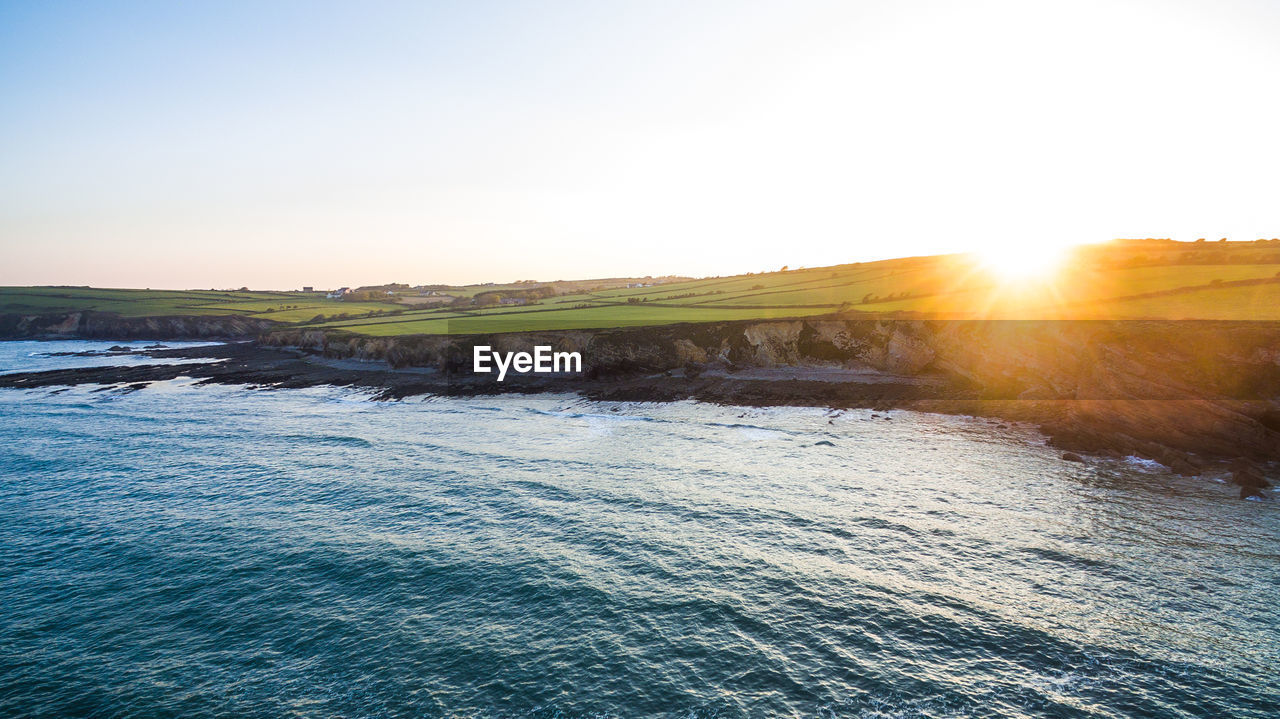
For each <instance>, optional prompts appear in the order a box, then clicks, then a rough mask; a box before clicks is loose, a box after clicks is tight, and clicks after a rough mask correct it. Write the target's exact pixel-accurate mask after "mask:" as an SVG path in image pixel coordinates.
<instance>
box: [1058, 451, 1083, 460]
mask: <svg viewBox="0 0 1280 719" xmlns="http://www.w3.org/2000/svg"><path fill="white" fill-rule="evenodd" d="M1062 458H1063V459H1065V460H1067V461H1068V462H1083V461H1084V457H1081V456H1080V455H1078V454H1076V453H1075V452H1063V453H1062Z"/></svg>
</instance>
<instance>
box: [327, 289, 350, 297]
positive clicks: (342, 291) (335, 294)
mask: <svg viewBox="0 0 1280 719" xmlns="http://www.w3.org/2000/svg"><path fill="white" fill-rule="evenodd" d="M350 293H351V288H350V287H339V288H338V289H336V290H334V291H333V292H330V293H329V294H327V295H325V297H327V298H329V299H331V300H340V299H342V297H343V295H347V294H350Z"/></svg>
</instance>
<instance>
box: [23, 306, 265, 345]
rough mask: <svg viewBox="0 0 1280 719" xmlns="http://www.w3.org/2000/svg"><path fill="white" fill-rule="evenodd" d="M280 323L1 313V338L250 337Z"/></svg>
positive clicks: (233, 318) (220, 318)
mask: <svg viewBox="0 0 1280 719" xmlns="http://www.w3.org/2000/svg"><path fill="white" fill-rule="evenodd" d="M279 326H280V325H279V323H277V322H272V321H270V320H263V319H257V318H253V317H243V316H237V315H230V316H181V317H121V316H120V315H117V314H114V313H111V312H91V311H83V312H63V313H57V314H44V315H19V314H7V315H0V339H62V338H76V339H110V340H203V339H228V340H244V339H253V338H255V337H257V336H259V335H260V334H262V333H264V332H267V331H269V330H271V329H273V328H276V327H279Z"/></svg>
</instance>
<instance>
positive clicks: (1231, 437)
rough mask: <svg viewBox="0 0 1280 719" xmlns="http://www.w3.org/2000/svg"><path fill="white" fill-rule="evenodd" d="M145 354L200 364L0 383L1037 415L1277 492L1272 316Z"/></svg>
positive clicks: (558, 334)
mask: <svg viewBox="0 0 1280 719" xmlns="http://www.w3.org/2000/svg"><path fill="white" fill-rule="evenodd" d="M53 319H55V320H56V319H57V318H53ZM170 319H172V318H170ZM226 319H227V318H187V320H189V321H188V322H185V323H183V322H179V323H178V326H180V327H181V329H182V332H179V333H178V334H177V336H174V337H157V336H155V335H156V334H157V332H159V333H161V334H162V333H163V332H162V330H163V329H164V327H163V326H162V325H163V323H161V325H157V324H156V323H155V322H151V323H143V324H141V325H138V326H136V327H135V326H133V325H132V324H131V323H134V324H136V323H135V321H133V320H129V321H125V324H123V325H114V326H115V327H116V328H117V329H120V330H129V329H131V328H132V329H138V328H139V327H141V328H142V330H143V331H142V332H140V333H130V332H128V331H125V332H124V333H123V335H117V336H115V337H114V338H115V339H122V340H123V339H191V338H193V337H213V336H216V335H217V332H218V331H221V330H228V329H234V330H237V331H241V330H243V331H246V332H248V331H251V328H249V327H247V326H244V325H239V324H237V325H229V324H227V322H226ZM49 322H50V321H45V322H34V323H33V322H28V323H27V325H26V327H27V328H28V329H30V328H34V327H38V326H40V325H43V326H45V327H48V326H49ZM85 322H86V320H85V319H84V317H83V316H81V317H79V318H77V319H76V321H75V323H72V322H71V321H70V319H66V320H63V323H62V326H63V327H66V328H67V329H68V332H66V333H56V334H55V335H54V336H61V337H64V338H65V337H67V336H78V333H77V331H76V330H75V329H74V328H73V327H72V326H71V325H72V324H77V325H82V324H84V323H85ZM89 322H90V324H93V325H94V326H95V327H96V328H97V329H99V330H101V329H103V328H106V327H111V326H113V325H112V324H111V322H109V321H107V320H103V319H101V318H99V319H96V320H91V321H89ZM4 324H5V323H3V322H0V325H4ZM8 324H13V323H12V322H10V323H8ZM6 326H7V325H6ZM193 333H194V334H193ZM0 334H3V333H0ZM24 334H25V336H30V334H29V333H24ZM130 334H133V336H129V335H130ZM8 336H10V337H12V336H13V334H12V333H9V334H8ZM232 336H240V337H243V336H244V335H243V334H239V335H235V334H234V333H232ZM103 337H104V335H102V334H99V333H97V332H95V333H94V334H93V335H91V336H89V337H84V338H103ZM478 344H485V345H489V346H491V347H493V348H494V349H495V350H500V351H528V350H529V349H531V348H532V347H533V346H535V345H550V346H552V347H554V348H555V349H556V350H557V351H578V352H580V353H581V354H582V356H583V359H584V370H585V371H584V373H583V374H581V375H570V376H561V377H547V376H533V375H525V376H519V375H516V376H508V378H507V380H506V381H505V382H501V383H499V382H496V381H494V379H493V377H492V376H491V375H475V374H473V373H472V372H471V366H470V358H471V348H472V347H473V346H475V345H478ZM147 352H149V353H150V354H151V355H152V356H155V357H158V358H161V357H169V358H182V359H186V360H195V359H204V360H208V361H207V362H190V361H189V362H187V363H184V364H180V365H153V366H134V367H103V368H85V369H75V370H55V371H50V372H41V373H28V374H10V375H3V376H0V387H42V386H55V385H69V384H102V385H114V386H123V387H132V386H145V384H146V383H148V382H152V381H158V380H166V379H172V378H175V377H178V376H187V377H194V378H196V379H198V380H199V381H201V382H211V383H220V384H241V385H249V386H254V387H262V388H281V389H283V388H294V387H311V386H317V385H336V386H347V387H355V388H360V389H366V390H368V391H370V392H372V393H373V394H374V396H375V397H377V398H379V399H387V400H394V399H399V398H403V397H408V396H414V395H424V394H434V395H442V396H461V395H478V394H500V393H530V392H573V393H578V394H581V395H583V396H585V397H587V398H590V399H598V400H620V401H676V400H683V399H694V400H699V401H705V402H714V403H719V404H726V405H750V406H769V405H796V406H822V407H831V408H873V409H880V410H888V409H895V408H900V409H913V410H920V411H928V412H940V413H948V414H968V415H976V416H987V417H997V418H1002V419H1007V420H1014V421H1020V422H1029V423H1033V424H1035V425H1036V426H1038V427H1040V429H1041V430H1042V431H1043V432H1044V433H1045V434H1046V435H1047V436H1048V437H1049V440H1050V442H1051V444H1052V445H1053V446H1055V447H1058V448H1060V449H1061V450H1062V452H1063V456H1064V458H1065V459H1067V460H1072V459H1077V458H1081V457H1080V455H1097V456H1113V457H1121V456H1137V457H1141V458H1145V459H1150V460H1154V461H1157V462H1159V463H1161V464H1163V465H1164V466H1166V467H1169V468H1170V470H1171V471H1174V472H1177V473H1179V474H1184V475H1197V474H1200V473H1202V472H1207V471H1216V470H1227V471H1230V472H1231V473H1232V477H1233V479H1234V481H1235V483H1236V484H1238V485H1239V486H1240V488H1241V496H1252V495H1259V494H1260V493H1261V491H1262V490H1263V489H1265V488H1266V487H1268V486H1270V484H1271V481H1272V480H1273V479H1275V478H1276V471H1275V468H1276V467H1277V462H1280V324H1277V323H1250V322H1191V321H1184V322H1168V321H1141V322H1100V321H1077V322H1065V321H1063V322H1048V321H1039V322H1032V321H1027V322H1011V321H931V320H867V319H856V318H816V319H806V320H790V321H751V322H746V321H744V322H719V323H699V324H688V325H670V326H662V327H647V328H635V329H615V330H594V331H568V330H566V331H542V332H538V331H534V332H522V333H508V334H498V335H486V336H474V335H473V336H404V337H394V338H376V337H366V336H359V335H351V334H345V333H341V332H333V331H322V330H318V329H305V328H278V327H276V328H268V329H265V330H261V331H259V332H258V334H256V335H254V338H253V340H252V341H244V342H237V343H232V344H225V345H217V346H209V347H199V348H187V349H152V350H147Z"/></svg>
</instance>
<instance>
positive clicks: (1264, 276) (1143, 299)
mask: <svg viewBox="0 0 1280 719" xmlns="http://www.w3.org/2000/svg"><path fill="white" fill-rule="evenodd" d="M671 279H672V278H667V280H668V281H666V282H664V283H662V284H653V285H651V286H647V287H630V288H628V287H625V285H626V284H636V282H628V281H625V280H617V279H615V280H594V281H592V280H584V281H578V282H557V283H549V284H550V285H551V288H552V290H554V291H555V292H557V296H553V297H548V298H542V299H540V300H538V301H535V302H532V303H530V304H527V305H510V304H507V305H497V306H488V307H482V306H479V305H477V304H475V302H476V300H475V299H474V298H475V297H476V296H477V295H481V296H483V295H485V294H486V293H490V294H491V293H499V294H501V293H504V292H509V293H518V292H519V291H522V290H528V289H529V288H531V287H538V286H540V285H539V284H537V283H517V284H512V285H472V286H468V287H450V288H445V287H441V288H439V291H441V292H447V294H448V295H449V303H448V304H444V305H422V304H411V303H410V298H397V297H387V298H386V300H385V301H382V300H379V301H367V302H351V301H341V300H330V299H325V298H324V296H323V295H321V294H317V293H300V292H215V291H183V292H171V291H151V290H109V289H90V288H61V287H57V288H55V287H39V288H29V287H27V288H20V287H13V288H0V312H3V313H38V312H56V311H66V310H76V309H92V310H98V311H104V312H116V313H119V314H122V315H127V316H144V315H245V316H253V317H260V318H265V319H271V320H276V321H279V322H283V323H293V324H306V325H310V326H316V327H325V328H331V329H335V330H344V331H348V332H354V333H358V334H366V335H374V336H394V335H404V334H469V333H476V332H510V331H520V330H533V329H590V328H604V327H627V326H641V325H660V324H670V323H675V322H710V321H721V320H734V319H765V318H769V319H775V318H786V317H806V316H813V315H827V314H834V313H839V314H842V315H849V316H869V317H875V316H919V317H938V318H1016V319H1036V318H1046V319H1048V318H1055V319H1056V318H1061V319H1092V318H1097V319H1142V318H1157V319H1239V320H1280V241H1275V240H1272V241H1259V242H1234V243H1223V242H1203V243H1177V242H1170V241H1163V240H1147V241H1120V242H1115V243H1108V244H1105V245H1094V246H1087V247H1082V248H1077V249H1076V250H1075V251H1073V252H1072V253H1071V254H1070V255H1069V256H1067V257H1066V258H1064V259H1063V261H1062V262H1061V263H1060V264H1059V265H1058V266H1057V267H1055V268H1053V269H1052V271H1050V272H1048V273H1045V274H1035V275H1032V274H1028V275H1026V276H1019V275H1018V274H1017V273H1013V274H1008V273H1003V274H1002V273H997V272H994V271H993V270H991V269H990V268H989V267H987V266H986V265H984V264H983V263H982V262H981V261H980V260H977V259H975V258H973V257H968V256H963V255H952V256H935V257H916V258H901V259H894V260H884V261H879V262H867V263H856V264H849V265H838V266H833V267H821V268H810V269H797V270H791V271H785V272H770V273H761V274H749V275H738V276H732V277H714V278H706V279H700V280H684V281H671ZM659 282H661V280H659ZM566 292H572V293H574V294H565V293H566ZM482 298H483V297H482ZM397 299H402V300H404V302H403V303H398V302H397V301H396V300H397Z"/></svg>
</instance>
